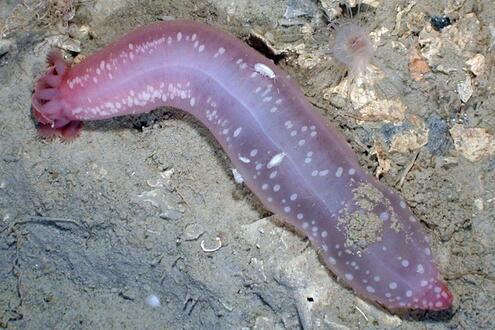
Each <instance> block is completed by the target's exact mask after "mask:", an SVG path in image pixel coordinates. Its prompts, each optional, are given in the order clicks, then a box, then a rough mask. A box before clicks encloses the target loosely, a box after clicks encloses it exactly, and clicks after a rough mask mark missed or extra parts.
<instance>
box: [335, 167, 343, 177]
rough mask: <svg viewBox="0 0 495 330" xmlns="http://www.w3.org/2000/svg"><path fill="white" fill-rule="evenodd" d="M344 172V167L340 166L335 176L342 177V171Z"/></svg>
mask: <svg viewBox="0 0 495 330" xmlns="http://www.w3.org/2000/svg"><path fill="white" fill-rule="evenodd" d="M343 172H344V169H343V168H342V167H338V168H337V171H335V176H336V177H337V178H340V177H341V176H342V173H343Z"/></svg>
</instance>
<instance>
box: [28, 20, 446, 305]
mask: <svg viewBox="0 0 495 330" xmlns="http://www.w3.org/2000/svg"><path fill="white" fill-rule="evenodd" d="M51 63H52V65H53V66H55V67H52V68H50V69H49V72H48V73H47V75H57V71H58V70H60V72H59V73H60V77H61V79H60V81H55V83H54V84H51V85H50V86H52V85H55V86H57V87H56V88H55V89H56V90H55V91H50V92H46V91H45V90H46V89H47V88H51V87H50V86H48V87H47V84H46V83H43V84H40V83H38V85H37V88H36V91H35V94H34V96H33V108H34V113H35V117H36V119H37V120H38V121H39V122H40V123H42V124H45V128H46V129H54V130H55V129H61V128H64V127H67V125H70V124H71V123H74V122H75V123H78V122H79V121H87V120H98V119H105V118H112V117H116V116H122V115H126V114H138V113H143V112H147V111H151V110H153V109H155V108H157V107H160V106H172V107H176V108H180V109H183V110H185V111H187V112H189V113H191V114H192V115H194V116H195V117H196V118H198V119H199V120H200V121H201V122H202V123H203V124H204V125H205V126H206V127H208V129H209V130H210V131H211V132H212V134H213V135H214V136H215V138H216V139H217V140H218V142H219V143H220V144H221V146H222V147H223V149H224V150H225V152H226V153H227V154H228V156H229V157H230V159H231V161H232V163H233V164H234V166H235V167H236V168H237V170H238V171H239V173H240V174H241V175H242V177H243V178H244V181H245V183H246V185H247V186H248V187H249V188H250V189H251V190H252V191H253V192H254V193H255V194H256V196H257V197H258V198H259V199H260V200H261V201H262V202H263V204H264V205H265V206H266V208H267V209H269V210H271V211H272V212H274V213H275V214H278V215H280V216H281V217H282V218H283V219H285V221H286V222H287V223H289V224H291V225H293V226H295V227H296V228H298V229H299V230H301V231H302V232H303V233H305V234H306V235H307V236H308V237H309V239H310V240H311V241H312V243H313V244H314V246H315V247H316V248H317V249H318V250H319V251H320V253H321V254H322V257H323V260H324V261H325V263H326V265H327V266H328V267H329V268H330V269H331V270H332V272H333V273H335V274H336V275H337V276H338V277H339V278H341V279H342V280H343V281H344V282H345V283H347V284H348V285H349V286H350V287H351V288H353V289H354V290H355V291H356V292H357V293H359V294H360V295H361V296H363V297H365V298H367V299H369V300H370V301H373V302H376V303H378V304H380V305H382V306H384V307H386V308H388V309H392V310H393V309H424V310H444V309H448V308H450V307H451V304H452V299H453V297H452V294H451V293H450V291H449V289H448V287H447V284H446V283H445V282H444V281H443V280H442V277H441V275H440V274H439V271H438V270H437V267H436V266H435V264H434V261H433V257H432V256H431V251H430V249H429V245H428V242H427V238H426V236H425V235H424V234H423V231H422V227H421V225H420V224H419V223H418V221H417V220H416V219H415V217H414V215H413V214H412V212H411V210H410V209H409V208H408V207H407V206H406V204H405V203H404V201H403V200H402V199H401V198H400V197H399V196H398V195H397V194H395V193H394V192H393V191H391V190H390V189H388V188H386V187H384V186H383V185H382V184H380V183H379V182H378V181H376V180H375V179H374V178H373V177H371V176H370V175H368V174H366V173H365V172H364V171H363V170H361V169H360V167H359V165H358V163H357V161H356V157H355V155H354V153H353V151H352V150H351V148H350V146H349V145H348V143H347V142H346V141H345V139H344V138H343V137H342V136H341V135H340V134H339V133H338V132H337V130H336V129H335V128H334V127H333V126H331V125H330V124H329V123H327V121H326V120H325V119H324V118H323V117H321V116H320V115H319V114H318V113H317V112H316V111H315V110H314V109H313V107H312V106H311V105H310V104H309V103H308V101H307V100H306V98H305V97H304V95H303V93H302V92H301V90H300V89H299V88H298V86H297V85H296V84H295V83H294V82H293V81H292V80H291V79H290V77H289V76H287V74H285V73H284V72H282V71H281V70H279V69H278V68H277V67H276V66H275V65H273V64H272V63H271V62H270V61H269V60H267V59H266V58H265V57H263V56H262V55H260V54H259V53H257V52H256V51H255V50H253V49H251V48H250V47H248V46H246V45H245V44H244V43H242V42H241V41H240V40H238V39H237V38H235V37H233V36H231V35H229V34H226V33H224V32H221V31H218V30H216V29H214V28H212V27H209V26H207V25H203V24H198V23H193V22H184V21H173V22H165V23H159V24H155V25H151V26H148V27H144V28H142V29H140V30H138V31H135V32H133V33H130V34H128V35H126V36H124V37H123V38H122V39H121V40H119V41H117V42H115V43H114V44H112V45H110V46H108V47H106V48H104V49H102V50H101V51H99V52H98V53H96V54H94V55H91V56H89V57H88V58H86V59H85V60H84V61H83V62H81V63H79V64H76V65H74V66H73V67H70V68H69V67H65V68H64V66H63V64H62V63H60V59H58V60H57V59H56V58H55V59H53V60H52V61H51ZM259 63H261V64H262V65H261V66H260V65H259ZM260 67H262V68H264V70H260V69H259V68H260ZM57 68H59V69H57ZM256 68H258V69H256ZM54 70H55V72H54ZM270 70H271V72H270ZM271 73H273V75H274V76H273V75H272V74H271ZM41 79H42V80H43V79H46V77H43V78H41ZM57 83H58V84H57ZM41 93H45V94H47V93H48V94H50V93H52V94H53V95H40V94H41ZM48 96H52V99H49V100H46V99H47V97H48ZM40 100H41V101H40ZM50 101H55V103H56V104H53V103H52V104H51V105H50V106H49V107H48V106H47V104H48V103H49V102H50ZM362 185H368V186H370V187H374V188H375V189H377V191H379V192H381V193H382V194H383V200H381V201H379V202H375V203H374V204H373V208H372V210H371V211H370V210H369V209H368V211H367V212H368V213H367V214H371V213H372V214H374V215H376V216H377V217H380V220H381V221H382V226H383V229H382V230H381V231H380V232H379V233H378V239H377V240H376V241H374V242H372V243H371V244H369V245H368V246H366V248H365V249H360V248H359V247H356V246H349V245H348V244H347V245H346V239H347V236H346V235H347V232H348V230H347V227H346V225H345V223H344V224H342V221H344V222H345V220H344V218H343V215H342V214H344V213H345V212H344V207H347V212H361V211H362V212H365V211H364V210H362V209H361V208H360V206H358V205H357V204H356V200H355V194H354V193H353V191H355V188H357V187H359V186H362ZM349 210H350V211H349ZM370 212H371V213H370ZM354 214H355V213H354ZM392 216H394V219H396V223H395V224H394V226H392V225H393V222H392V221H391V218H392ZM397 223H398V224H399V227H400V230H397ZM393 227H394V228H395V229H394V228H393Z"/></svg>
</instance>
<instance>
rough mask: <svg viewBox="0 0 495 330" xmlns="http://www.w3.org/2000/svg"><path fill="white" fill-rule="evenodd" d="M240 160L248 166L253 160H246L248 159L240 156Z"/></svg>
mask: <svg viewBox="0 0 495 330" xmlns="http://www.w3.org/2000/svg"><path fill="white" fill-rule="evenodd" d="M239 160H240V161H241V162H243V163H246V164H249V163H251V160H250V159H249V158H246V157H243V156H241V155H239Z"/></svg>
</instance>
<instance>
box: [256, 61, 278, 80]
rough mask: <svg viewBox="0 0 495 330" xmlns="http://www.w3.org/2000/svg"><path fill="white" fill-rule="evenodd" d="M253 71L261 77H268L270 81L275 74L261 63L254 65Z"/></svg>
mask: <svg viewBox="0 0 495 330" xmlns="http://www.w3.org/2000/svg"><path fill="white" fill-rule="evenodd" d="M254 70H255V71H256V72H257V73H259V74H260V75H262V76H265V77H268V78H270V79H275V73H274V72H273V71H272V69H270V67H269V66H267V65H265V64H263V63H256V64H255V65H254Z"/></svg>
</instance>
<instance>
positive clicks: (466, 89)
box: [457, 76, 473, 103]
mask: <svg viewBox="0 0 495 330" xmlns="http://www.w3.org/2000/svg"><path fill="white" fill-rule="evenodd" d="M457 94H459V98H460V99H461V101H462V102H464V103H466V102H467V101H469V99H470V98H471V95H473V85H472V83H471V77H469V76H466V80H464V81H463V82H460V83H458V84H457Z"/></svg>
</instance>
